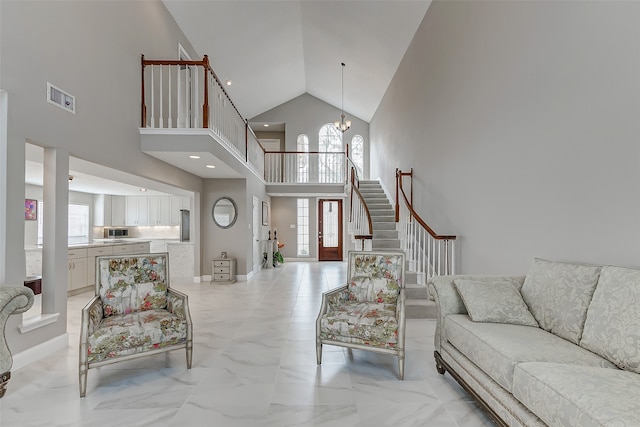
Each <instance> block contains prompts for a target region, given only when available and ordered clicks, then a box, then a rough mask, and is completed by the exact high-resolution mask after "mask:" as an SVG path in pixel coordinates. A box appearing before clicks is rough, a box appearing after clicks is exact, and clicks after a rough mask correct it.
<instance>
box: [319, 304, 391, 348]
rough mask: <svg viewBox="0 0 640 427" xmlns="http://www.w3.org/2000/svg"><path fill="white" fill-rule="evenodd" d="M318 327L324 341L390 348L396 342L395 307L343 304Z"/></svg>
mask: <svg viewBox="0 0 640 427" xmlns="http://www.w3.org/2000/svg"><path fill="white" fill-rule="evenodd" d="M320 325H321V326H320V336H321V337H322V338H324V339H329V340H336V341H342V342H346V343H352V344H365V345H372V346H375V347H382V348H393V347H395V346H396V343H397V342H398V320H397V319H396V307H395V305H388V304H381V303H366V302H363V303H359V302H356V303H352V304H343V305H341V306H340V307H338V308H337V309H336V310H334V311H330V312H329V313H327V315H326V316H324V317H323V318H322V320H321V324H320Z"/></svg>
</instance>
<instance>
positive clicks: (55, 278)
mask: <svg viewBox="0 0 640 427" xmlns="http://www.w3.org/2000/svg"><path fill="white" fill-rule="evenodd" d="M68 177H69V154H68V153H67V152H66V151H65V150H62V149H54V148H45V149H44V173H43V178H44V185H43V193H44V205H45V209H46V212H44V222H43V230H42V231H43V247H42V313H43V314H50V313H60V319H59V320H58V322H60V323H61V324H62V325H65V327H64V330H66V324H67V274H68V270H67V236H68V232H67V229H68V216H69V214H68V209H69V207H68V205H69V181H68Z"/></svg>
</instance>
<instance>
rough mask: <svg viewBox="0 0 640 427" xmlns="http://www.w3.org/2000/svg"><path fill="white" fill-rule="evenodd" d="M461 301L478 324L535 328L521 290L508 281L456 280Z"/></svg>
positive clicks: (534, 322) (535, 324) (455, 283)
mask: <svg viewBox="0 0 640 427" xmlns="http://www.w3.org/2000/svg"><path fill="white" fill-rule="evenodd" d="M453 283H454V285H455V287H456V289H457V290H458V294H460V298H462V301H463V302H464V305H465V307H466V309H467V312H468V313H469V317H470V318H471V320H473V321H474V322H490V323H510V324H513V325H524V326H535V327H538V322H536V319H534V318H533V316H532V315H531V313H530V312H529V309H528V308H527V305H526V304H525V303H524V300H523V299H522V295H520V291H519V290H518V289H517V288H516V287H514V286H513V283H511V282H507V281H493V282H480V281H474V280H463V279H455V280H454V281H453Z"/></svg>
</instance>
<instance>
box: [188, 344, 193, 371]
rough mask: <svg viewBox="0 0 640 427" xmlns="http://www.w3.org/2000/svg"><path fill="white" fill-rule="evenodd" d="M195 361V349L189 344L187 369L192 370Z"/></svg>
mask: <svg viewBox="0 0 640 427" xmlns="http://www.w3.org/2000/svg"><path fill="white" fill-rule="evenodd" d="M192 359H193V347H192V344H191V343H189V344H187V369H191V361H192Z"/></svg>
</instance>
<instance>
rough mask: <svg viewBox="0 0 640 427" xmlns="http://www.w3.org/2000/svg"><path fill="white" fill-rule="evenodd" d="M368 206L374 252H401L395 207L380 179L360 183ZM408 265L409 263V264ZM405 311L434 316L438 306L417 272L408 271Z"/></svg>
mask: <svg viewBox="0 0 640 427" xmlns="http://www.w3.org/2000/svg"><path fill="white" fill-rule="evenodd" d="M358 189H359V190H360V193H361V194H362V197H363V198H364V200H365V203H366V204H367V207H368V208H369V212H370V214H371V221H372V223H373V238H372V240H371V249H372V250H373V251H385V252H388V251H402V249H400V239H399V237H398V230H397V229H396V222H395V210H394V208H393V205H392V204H391V202H389V199H388V198H387V196H386V194H385V193H384V190H383V189H382V186H381V185H380V183H379V182H378V181H375V180H374V181H364V180H363V181H360V185H359V186H358ZM407 268H408V265H407ZM405 296H406V298H407V300H406V306H405V313H406V316H407V319H435V318H436V306H435V303H434V302H433V301H431V300H430V299H429V296H428V293H427V286H426V285H419V284H418V280H417V275H416V273H415V272H412V271H408V270H406V271H405Z"/></svg>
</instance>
